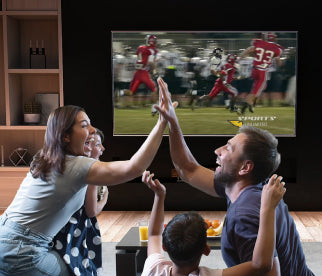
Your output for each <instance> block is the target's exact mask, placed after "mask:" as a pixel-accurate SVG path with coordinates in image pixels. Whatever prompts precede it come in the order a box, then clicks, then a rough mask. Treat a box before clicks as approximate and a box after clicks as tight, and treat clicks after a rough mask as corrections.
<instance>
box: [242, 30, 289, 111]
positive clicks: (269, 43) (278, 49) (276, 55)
mask: <svg viewBox="0 0 322 276" xmlns="http://www.w3.org/2000/svg"><path fill="white" fill-rule="evenodd" d="M275 39H276V35H275V33H270V32H264V33H262V38H261V39H254V40H253V41H252V46H250V47H249V48H247V49H246V50H245V51H244V52H242V53H241V55H240V57H241V58H244V57H246V56H250V55H254V56H255V58H254V61H253V70H252V79H253V80H254V82H253V87H252V90H251V92H250V94H249V95H248V96H247V99H246V103H244V106H243V107H242V113H245V110H246V108H247V107H248V108H249V111H250V112H254V110H253V107H254V105H255V104H256V101H257V99H258V97H259V96H260V95H261V93H262V92H263V91H264V89H265V88H266V86H267V78H268V73H269V69H270V68H271V66H272V64H273V61H274V62H276V65H277V66H281V65H282V61H281V59H280V56H281V54H282V52H283V47H282V46H280V45H278V44H277V43H275Z"/></svg>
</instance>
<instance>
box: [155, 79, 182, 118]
mask: <svg viewBox="0 0 322 276" xmlns="http://www.w3.org/2000/svg"><path fill="white" fill-rule="evenodd" d="M158 85H159V105H154V108H155V109H156V110H158V111H159V114H160V115H161V116H160V120H162V119H164V120H166V121H170V120H173V119H175V118H176V114H175V110H174V109H175V108H176V107H177V106H178V102H172V101H171V94H170V92H169V90H168V85H167V84H166V83H165V82H164V81H163V79H162V78H160V77H159V78H158Z"/></svg>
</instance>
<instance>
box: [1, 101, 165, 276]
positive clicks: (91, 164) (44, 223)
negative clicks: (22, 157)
mask: <svg viewBox="0 0 322 276" xmlns="http://www.w3.org/2000/svg"><path fill="white" fill-rule="evenodd" d="M160 103H161V105H160V108H162V109H164V110H166V109H168V105H167V102H162V99H160ZM166 124H167V122H166V121H165V120H164V119H163V117H162V116H159V120H158V121H157V123H156V125H155V127H154V128H153V129H152V131H151V133H150V134H149V136H148V137H147V139H146V140H145V142H144V143H143V144H142V146H141V147H140V148H139V149H138V151H137V152H136V153H135V154H134V155H133V156H132V157H131V159H130V160H126V161H115V162H101V161H98V160H95V159H93V158H89V157H87V156H89V154H90V152H91V146H90V143H91V141H93V139H94V135H95V132H96V130H95V128H94V127H93V126H92V125H91V123H90V119H89V118H88V116H87V114H86V113H85V111H84V110H83V109H82V108H80V107H77V106H64V107H60V108H57V109H56V110H55V111H54V112H53V113H52V114H51V115H50V116H49V119H48V122H47V129H46V133H45V140H44V145H43V147H42V149H41V150H40V151H39V152H38V153H37V154H36V155H35V156H34V159H33V161H32V163H31V167H30V172H29V173H28V174H27V176H26V177H25V179H24V180H23V182H22V184H21V185H20V188H19V190H18V191H17V194H16V196H15V198H14V200H13V201H12V203H11V204H10V206H9V207H8V208H7V210H6V211H5V212H4V214H3V215H2V216H1V217H0V252H1V255H0V275H1V276H2V275H24V276H29V275H30V276H31V275H32V276H38V275H52V276H55V275H69V272H68V268H67V266H66V264H65V262H64V260H63V259H62V258H61V257H60V255H59V254H58V253H57V251H55V250H53V237H54V236H55V235H56V234H57V233H58V232H59V231H60V229H62V227H63V226H64V225H65V224H66V223H67V222H68V221H69V219H70V217H71V216H72V214H74V213H75V212H76V211H77V210H78V209H80V207H81V206H82V205H83V203H84V197H85V193H86V189H87V184H92V185H102V186H103V185H108V186H109V185H116V184H120V183H124V182H127V181H129V180H131V179H133V178H136V177H139V176H140V175H141V174H142V173H143V171H144V170H145V169H146V168H147V167H148V166H149V165H150V164H151V162H152V160H153V158H154V156H155V154H156V152H157V150H158V148H159V145H160V143H161V140H162V134H163V132H164V129H165V127H166Z"/></svg>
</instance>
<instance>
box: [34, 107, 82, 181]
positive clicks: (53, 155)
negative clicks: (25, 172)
mask: <svg viewBox="0 0 322 276" xmlns="http://www.w3.org/2000/svg"><path fill="white" fill-rule="evenodd" d="M79 111H83V112H85V110H84V109H83V108H81V107H79V106H74V105H67V106H62V107H58V108H57V109H55V110H54V111H53V112H52V113H51V114H50V115H49V118H48V121H47V128H46V133H45V139H44V145H43V147H42V149H41V150H39V151H38V152H37V153H36V154H35V156H34V158H33V161H32V162H31V165H30V172H31V174H32V176H33V177H34V178H38V177H40V178H41V179H42V180H44V181H46V178H47V176H48V173H49V172H51V171H53V172H56V173H59V174H62V173H63V172H64V168H65V167H64V163H65V154H66V146H67V144H66V143H65V142H64V137H65V136H66V134H71V132H72V127H73V125H74V123H75V118H76V116H77V114H78V112H79Z"/></svg>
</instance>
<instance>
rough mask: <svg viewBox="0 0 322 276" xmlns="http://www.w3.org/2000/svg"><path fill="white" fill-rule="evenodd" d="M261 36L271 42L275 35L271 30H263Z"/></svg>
mask: <svg viewBox="0 0 322 276" xmlns="http://www.w3.org/2000/svg"><path fill="white" fill-rule="evenodd" d="M262 36H263V39H264V40H266V41H271V42H273V41H275V38H276V37H277V35H276V34H275V33H272V32H263V33H262Z"/></svg>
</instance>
